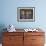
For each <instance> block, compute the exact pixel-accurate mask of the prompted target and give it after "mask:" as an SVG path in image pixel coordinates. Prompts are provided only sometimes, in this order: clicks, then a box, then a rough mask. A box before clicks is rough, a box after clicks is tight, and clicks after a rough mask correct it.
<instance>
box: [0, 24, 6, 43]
mask: <svg viewBox="0 0 46 46" xmlns="http://www.w3.org/2000/svg"><path fill="white" fill-rule="evenodd" d="M4 28H6V27H5V25H4V24H0V43H2V36H3V34H2V32H5V31H6V30H4Z"/></svg>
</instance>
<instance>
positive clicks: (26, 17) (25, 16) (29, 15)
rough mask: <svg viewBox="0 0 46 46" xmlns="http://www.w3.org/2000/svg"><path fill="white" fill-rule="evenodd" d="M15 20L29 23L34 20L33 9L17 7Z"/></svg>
mask: <svg viewBox="0 0 46 46" xmlns="http://www.w3.org/2000/svg"><path fill="white" fill-rule="evenodd" d="M17 12H18V13H17V14H18V15H17V17H18V18H17V20H18V21H22V22H24V21H25V22H26V21H27V22H28V21H29V22H31V21H34V20H35V7H18V9H17Z"/></svg>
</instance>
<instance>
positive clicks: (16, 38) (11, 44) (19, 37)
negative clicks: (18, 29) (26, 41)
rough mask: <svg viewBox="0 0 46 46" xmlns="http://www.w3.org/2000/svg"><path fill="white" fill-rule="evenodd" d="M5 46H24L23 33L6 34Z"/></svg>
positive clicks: (4, 38)
mask: <svg viewBox="0 0 46 46" xmlns="http://www.w3.org/2000/svg"><path fill="white" fill-rule="evenodd" d="M3 46H23V33H14V35H13V33H11V34H7V35H6V34H5V36H4V37H3Z"/></svg>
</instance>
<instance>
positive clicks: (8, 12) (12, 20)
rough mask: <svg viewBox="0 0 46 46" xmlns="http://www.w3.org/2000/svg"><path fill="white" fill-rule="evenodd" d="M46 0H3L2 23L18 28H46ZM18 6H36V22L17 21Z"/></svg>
mask: <svg viewBox="0 0 46 46" xmlns="http://www.w3.org/2000/svg"><path fill="white" fill-rule="evenodd" d="M45 4H46V0H1V15H0V25H1V24H3V25H5V26H7V25H9V24H13V25H14V26H15V27H16V28H29V27H30V28H31V27H33V28H37V27H43V28H46V5H45ZM17 7H35V22H17Z"/></svg>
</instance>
